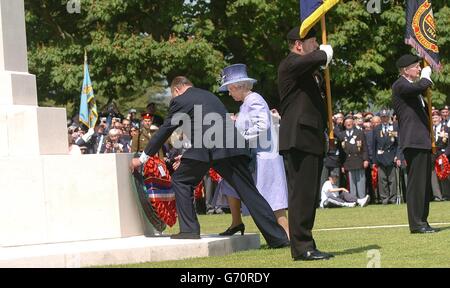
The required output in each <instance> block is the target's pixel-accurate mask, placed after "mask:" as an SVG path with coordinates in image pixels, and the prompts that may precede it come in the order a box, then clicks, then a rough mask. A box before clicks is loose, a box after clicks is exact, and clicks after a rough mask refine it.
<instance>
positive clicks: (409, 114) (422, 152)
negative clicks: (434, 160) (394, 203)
mask: <svg viewBox="0 0 450 288" xmlns="http://www.w3.org/2000/svg"><path fill="white" fill-rule="evenodd" d="M420 60H421V59H420V58H419V57H417V56H413V55H409V54H407V55H403V56H402V57H400V58H399V59H398V60H397V62H396V66H397V68H398V69H399V70H400V75H401V76H400V78H399V79H398V80H397V81H395V83H394V84H393V85H392V94H393V106H394V110H395V112H396V114H397V116H398V124H399V146H400V148H401V149H402V151H403V154H404V157H405V160H406V165H407V167H406V168H407V171H408V185H407V187H406V202H407V208H408V221H409V229H410V231H411V233H433V232H435V229H433V228H431V227H430V225H429V224H428V222H427V218H428V213H429V207H430V195H431V139H430V130H429V121H430V119H429V117H428V113H427V111H428V110H427V105H426V103H425V101H424V99H423V96H422V95H424V93H425V91H426V89H427V88H429V87H431V85H432V84H433V82H432V81H431V68H430V67H425V68H423V69H421V67H420ZM419 78H420V80H419Z"/></svg>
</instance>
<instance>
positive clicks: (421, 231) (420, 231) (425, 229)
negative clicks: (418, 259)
mask: <svg viewBox="0 0 450 288" xmlns="http://www.w3.org/2000/svg"><path fill="white" fill-rule="evenodd" d="M435 232H436V229H434V228H431V227H430V226H427V227H421V228H419V229H413V230H411V234H428V233H435Z"/></svg>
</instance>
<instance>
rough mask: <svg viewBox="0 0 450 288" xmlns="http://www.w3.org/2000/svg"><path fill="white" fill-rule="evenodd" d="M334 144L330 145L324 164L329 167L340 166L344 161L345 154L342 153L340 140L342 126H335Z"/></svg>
mask: <svg viewBox="0 0 450 288" xmlns="http://www.w3.org/2000/svg"><path fill="white" fill-rule="evenodd" d="M333 131H334V145H330V147H329V149H328V151H327V154H326V157H325V160H324V163H323V164H324V166H325V167H327V168H340V167H341V163H342V162H343V155H342V153H341V150H342V149H341V142H340V141H339V139H338V138H339V135H340V134H341V133H342V127H338V126H336V127H334V129H333Z"/></svg>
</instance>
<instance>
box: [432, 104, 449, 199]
mask: <svg viewBox="0 0 450 288" xmlns="http://www.w3.org/2000/svg"><path fill="white" fill-rule="evenodd" d="M431 117H432V121H433V135H434V141H435V144H436V153H435V154H433V155H432V156H431V172H432V177H431V188H432V190H433V200H434V201H443V200H445V195H447V194H448V192H449V188H450V187H449V181H448V177H447V178H445V179H444V180H440V179H438V177H437V174H436V170H435V168H434V167H435V163H436V161H437V162H438V163H437V164H438V165H440V164H442V162H441V163H439V162H440V161H442V159H438V157H439V156H440V155H442V154H444V153H445V149H446V148H447V146H448V133H449V128H448V127H447V125H444V124H443V123H444V122H442V118H441V115H440V113H439V111H437V110H436V111H433V112H432V114H431Z"/></svg>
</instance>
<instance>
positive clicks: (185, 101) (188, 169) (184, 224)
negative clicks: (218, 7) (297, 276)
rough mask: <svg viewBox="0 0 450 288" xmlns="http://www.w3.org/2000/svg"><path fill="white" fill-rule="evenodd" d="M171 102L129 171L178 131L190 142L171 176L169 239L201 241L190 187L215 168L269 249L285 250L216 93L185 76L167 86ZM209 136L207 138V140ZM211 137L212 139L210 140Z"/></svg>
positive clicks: (280, 232)
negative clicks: (173, 229) (174, 225)
mask: <svg viewBox="0 0 450 288" xmlns="http://www.w3.org/2000/svg"><path fill="white" fill-rule="evenodd" d="M171 92H172V97H173V99H172V101H171V102H170V106H169V114H168V116H167V118H166V119H165V121H164V123H163V125H161V127H160V128H159V130H158V132H156V133H155V134H154V135H153V137H152V138H151V139H150V141H149V143H148V144H147V147H146V148H145V149H144V151H143V153H142V155H141V157H140V158H134V159H133V160H132V163H131V168H132V169H135V168H136V167H139V166H140V165H142V164H144V163H145V162H146V161H147V160H148V158H149V155H154V154H155V153H157V152H158V150H159V149H160V148H161V146H162V145H163V144H164V143H165V141H166V140H167V139H168V138H169V137H170V135H171V134H172V132H173V131H174V130H175V129H176V128H178V127H180V126H181V128H182V129H183V133H184V134H185V135H186V136H187V138H188V139H190V141H191V144H192V147H191V148H189V149H187V150H186V151H185V152H184V154H183V156H182V158H181V163H180V166H179V167H178V169H177V170H176V171H175V173H174V174H173V176H172V189H173V190H174V193H175V198H176V206H177V213H178V219H179V225H180V233H179V234H176V235H172V237H171V238H172V239H200V224H199V222H198V219H197V215H196V212H195V209H194V205H193V192H194V188H195V187H196V186H197V185H198V183H200V181H201V180H202V178H203V176H204V175H205V174H206V172H207V171H208V170H209V168H210V167H213V168H214V169H215V170H216V171H217V172H218V173H219V174H220V176H222V177H223V178H224V179H225V180H226V181H227V182H228V183H229V184H230V185H231V186H232V187H233V188H234V189H235V190H236V192H237V193H238V194H239V197H240V198H241V200H242V201H243V202H244V203H245V205H246V206H247V208H248V210H249V211H250V214H251V215H252V217H253V220H254V221H255V224H256V226H257V227H258V229H259V230H260V231H261V233H262V235H263V236H264V238H265V239H266V241H267V244H268V245H269V246H270V247H272V248H280V247H286V246H288V245H289V240H288V238H287V235H286V233H285V232H284V230H283V228H282V227H281V226H280V225H278V223H277V220H276V218H275V215H274V213H273V211H272V209H271V208H270V206H269V204H268V203H267V202H266V200H265V199H264V198H263V197H262V195H261V194H260V193H259V192H258V190H257V188H256V186H255V184H254V182H253V178H252V176H251V174H250V170H249V168H248V164H249V162H250V158H249V151H248V149H246V148H245V140H243V138H240V137H239V136H240V134H239V133H237V131H236V128H235V127H234V123H233V122H232V120H231V117H230V115H229V114H227V113H228V112H227V110H226V108H225V106H224V105H223V104H222V102H220V100H219V98H217V97H216V96H215V95H214V94H212V93H210V92H208V91H205V90H202V89H199V88H195V87H193V85H192V83H191V82H190V81H189V80H188V79H187V78H186V77H183V76H179V77H176V78H175V79H174V80H173V81H172V83H171ZM208 135H210V136H211V137H208ZM212 135H214V137H212Z"/></svg>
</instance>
